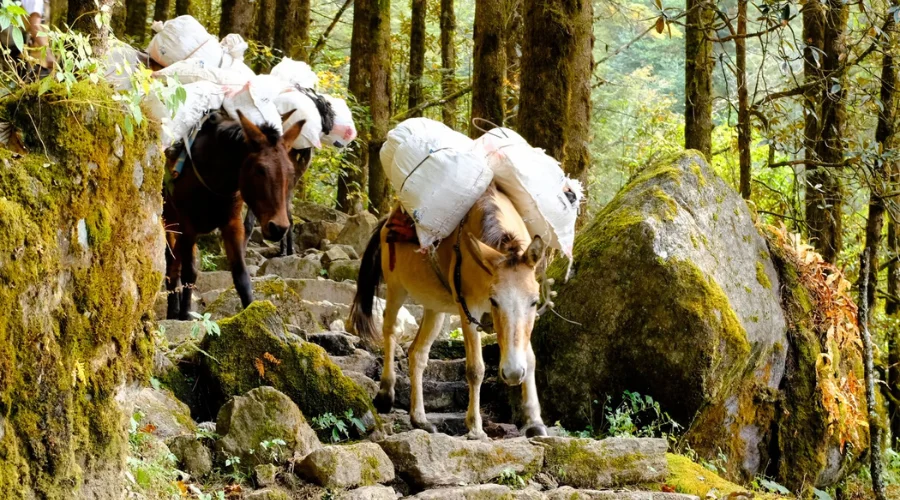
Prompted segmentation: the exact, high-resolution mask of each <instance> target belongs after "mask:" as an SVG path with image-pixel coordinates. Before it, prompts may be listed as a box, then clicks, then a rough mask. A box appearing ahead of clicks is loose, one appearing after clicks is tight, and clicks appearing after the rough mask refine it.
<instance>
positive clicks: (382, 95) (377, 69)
mask: <svg viewBox="0 0 900 500" xmlns="http://www.w3.org/2000/svg"><path fill="white" fill-rule="evenodd" d="M370 26H371V27H372V39H373V42H374V53H373V54H372V69H371V71H370V76H371V78H372V79H371V93H370V94H369V109H371V111H372V132H371V134H370V136H369V211H370V212H372V213H374V214H376V215H379V216H381V215H387V213H388V211H389V210H390V209H391V206H390V205H391V186H390V183H389V182H388V180H387V176H386V175H385V173H384V168H382V166H381V155H379V154H378V153H379V151H381V145H382V144H384V141H385V139H387V133H388V128H389V127H390V120H391V0H376V2H375V9H373V10H372V18H371V21H370Z"/></svg>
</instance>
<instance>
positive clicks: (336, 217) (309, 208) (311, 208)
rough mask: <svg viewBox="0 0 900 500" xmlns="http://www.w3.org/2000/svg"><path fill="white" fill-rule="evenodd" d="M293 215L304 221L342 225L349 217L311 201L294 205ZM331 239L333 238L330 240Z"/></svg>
mask: <svg viewBox="0 0 900 500" xmlns="http://www.w3.org/2000/svg"><path fill="white" fill-rule="evenodd" d="M294 215H296V216H297V217H299V218H300V219H302V220H304V221H328V222H337V223H340V224H341V225H343V224H344V223H346V222H347V219H348V218H349V216H348V215H347V214H345V213H343V212H341V211H338V210H335V209H333V208H330V207H326V206H324V205H321V204H319V203H313V202H311V201H299V202H295V203H294ZM332 239H333V238H332Z"/></svg>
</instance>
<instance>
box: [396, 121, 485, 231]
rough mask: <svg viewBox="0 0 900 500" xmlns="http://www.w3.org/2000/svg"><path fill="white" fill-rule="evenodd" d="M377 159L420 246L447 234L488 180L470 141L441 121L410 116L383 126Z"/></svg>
mask: <svg viewBox="0 0 900 500" xmlns="http://www.w3.org/2000/svg"><path fill="white" fill-rule="evenodd" d="M380 154H381V164H382V167H383V168H384V170H385V173H386V174H387V176H388V179H390V181H391V184H392V185H393V186H394V189H395V190H396V191H397V197H398V198H399V199H400V203H401V204H402V205H403V208H405V209H406V211H407V212H408V213H409V214H410V216H411V217H412V218H413V220H414V221H415V222H416V234H417V235H418V237H419V243H420V245H421V246H422V248H428V247H430V246H431V245H432V244H434V243H435V242H437V241H439V240H441V239H443V238H446V237H447V236H449V235H450V234H451V233H452V232H453V231H454V230H456V228H457V227H458V226H459V223H460V222H461V221H462V219H463V217H465V215H466V213H467V212H468V211H469V209H471V208H472V206H473V205H474V204H475V202H476V201H477V200H478V198H479V197H481V195H483V194H484V192H485V190H486V189H487V187H488V186H489V185H490V183H491V179H492V178H493V173H492V171H491V169H490V168H489V167H488V166H487V163H486V161H485V157H484V153H483V152H482V151H481V149H479V148H476V147H475V143H474V141H472V140H471V139H469V138H468V137H466V136H464V135H463V134H460V133H459V132H455V131H453V130H452V129H450V128H449V127H447V126H446V125H444V124H443V123H440V122H436V121H434V120H429V119H427V118H411V119H409V120H406V121H404V122H402V123H400V124H399V125H397V127H396V128H394V129H393V130H391V131H390V132H388V136H387V141H386V142H385V143H384V145H383V146H382V148H381V153H380Z"/></svg>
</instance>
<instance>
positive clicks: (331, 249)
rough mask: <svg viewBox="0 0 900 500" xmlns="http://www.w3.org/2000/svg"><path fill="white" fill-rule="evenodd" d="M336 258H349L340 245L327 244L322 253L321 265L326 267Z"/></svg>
mask: <svg viewBox="0 0 900 500" xmlns="http://www.w3.org/2000/svg"><path fill="white" fill-rule="evenodd" d="M336 260H350V256H349V255H347V252H345V251H344V250H343V249H342V248H341V247H340V246H337V245H328V249H327V250H325V253H323V254H322V266H324V267H326V268H327V267H328V266H329V265H330V264H331V263H332V262H334V261H336Z"/></svg>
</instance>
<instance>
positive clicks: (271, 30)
mask: <svg viewBox="0 0 900 500" xmlns="http://www.w3.org/2000/svg"><path fill="white" fill-rule="evenodd" d="M256 2H257V3H258V4H259V9H258V10H257V11H256V36H255V37H254V39H255V40H256V41H257V42H259V43H261V44H263V45H265V46H266V47H272V46H273V42H274V41H275V29H276V28H275V26H276V24H280V23H276V19H275V9H276V8H277V7H276V5H277V4H278V3H281V2H280V1H279V0H256ZM270 69H271V67H270V65H269V64H268V62H267V61H265V60H263V58H260V59H259V60H258V61H257V64H255V65H254V68H253V70H254V71H256V73H257V74H266V73H268V72H269V70H270Z"/></svg>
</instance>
